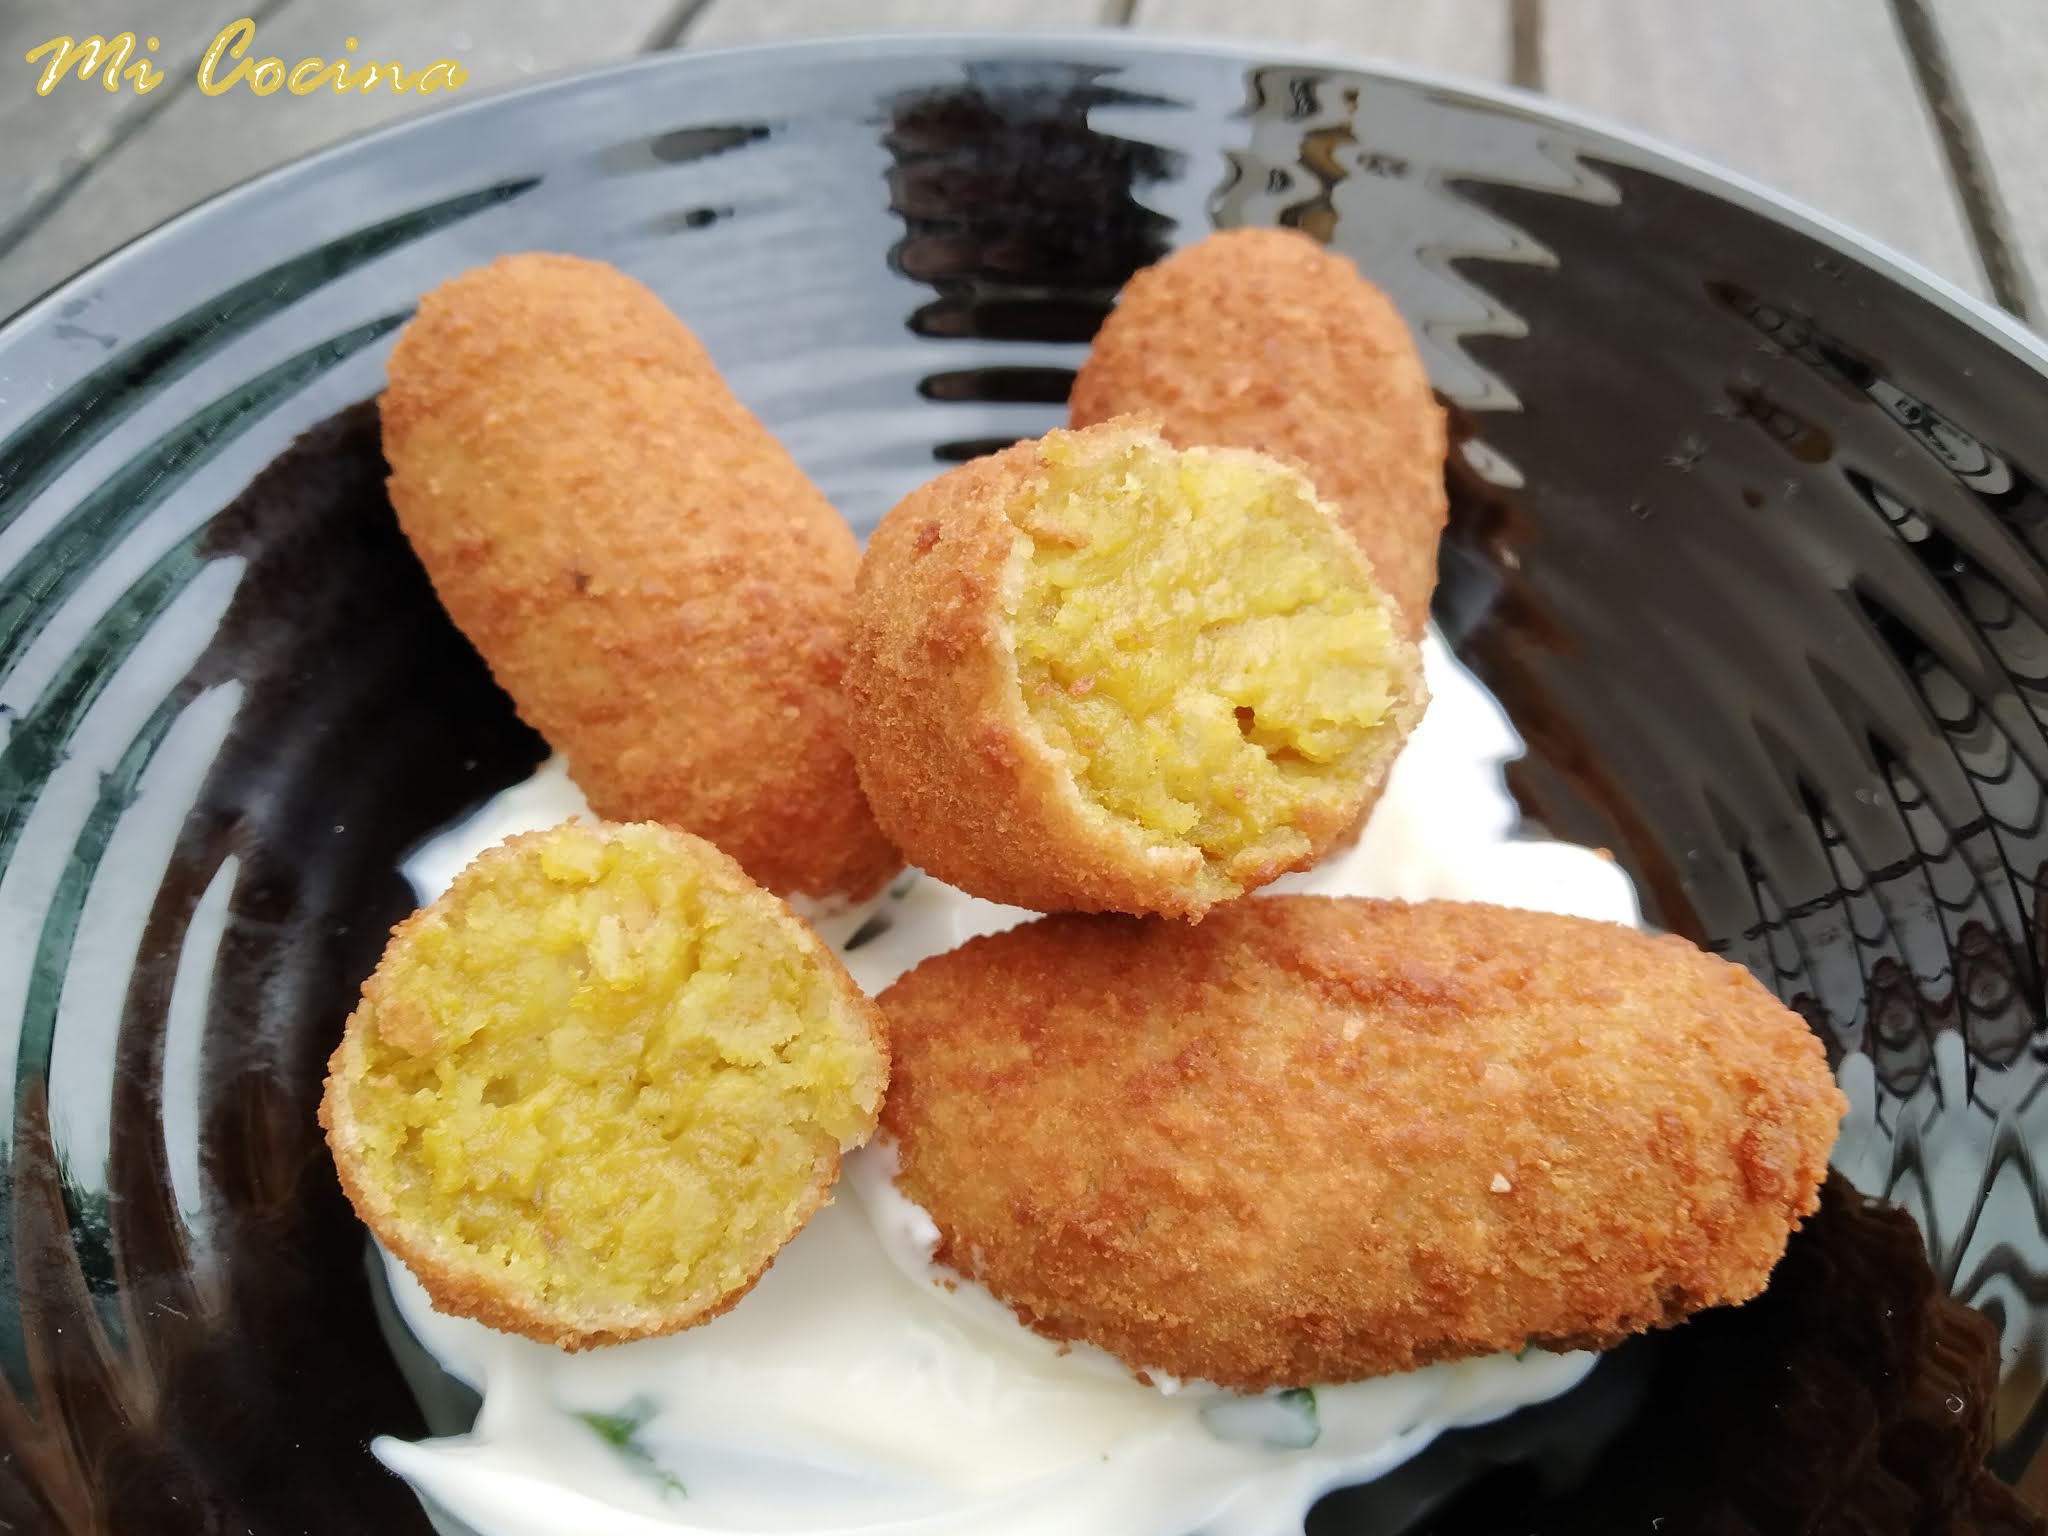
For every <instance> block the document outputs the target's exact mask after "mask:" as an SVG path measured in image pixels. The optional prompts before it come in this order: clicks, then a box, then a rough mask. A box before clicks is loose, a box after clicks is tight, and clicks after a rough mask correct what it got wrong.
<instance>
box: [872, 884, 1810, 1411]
mask: <svg viewBox="0 0 2048 1536" xmlns="http://www.w3.org/2000/svg"><path fill="white" fill-rule="evenodd" d="M878 1001H879V1002H880V1004H881V1006H882V1011H883V1012H884V1014H885V1015H886V1016H887V1018H888V1025H889V1032H890V1043H891V1049H892V1053H893V1058H894V1079H893V1082H892V1086H891V1089H890V1093H889V1097H888V1100H887V1102H886V1104H885V1105H884V1107H883V1116H882V1119H883V1127H884V1130H885V1131H886V1132H887V1133H888V1134H890V1135H892V1136H894V1137H895V1138H896V1140H897V1143H898V1146H899V1149H900V1153H901V1156H902V1174H901V1177H900V1179H899V1183H900V1186H901V1188H902V1189H903V1191H904V1193H905V1194H906V1195H908V1196H909V1197H910V1198H911V1199H912V1200H915V1201H917V1202H918V1203H919V1204H920V1205H922V1206H924V1207H925V1209H926V1210H928V1211H929V1212H930V1213H931V1215H932V1217H933V1219H934V1220H935V1221H936V1222H937V1224H938V1227H939V1231H940V1233H941V1234H942V1238H941V1242H940V1246H939V1251H938V1255H937V1256H938V1259H939V1260H940V1262H942V1263H945V1264H948V1265H951V1266H952V1267H953V1268H955V1269H957V1270H959V1271H960V1272H961V1273H963V1274H965V1275H968V1276H971V1277H972V1278H974V1279H977V1280H979V1281H980V1282H981V1283H983V1284H984V1285H986V1286H987V1287H988V1288H989V1289H990V1290H991V1291H992V1292H994V1293H995V1295H996V1296H998V1297H999V1298H1001V1299H1002V1300H1003V1301H1004V1302H1006V1303H1008V1304H1009V1305H1010V1306H1011V1307H1013V1308H1014V1309H1015V1310H1016V1312H1017V1314H1018V1316H1019V1317H1020V1318H1021V1319H1023V1321H1025V1322H1026V1323H1027V1324H1029V1325H1030V1326H1032V1327H1034V1328H1036V1329H1038V1330H1039V1331H1040V1332H1042V1333H1046V1334H1049V1335H1051V1336H1053V1337H1055V1338H1061V1339H1083V1340H1086V1341H1088V1342H1090V1343H1092V1344H1096V1345H1099V1346H1101V1347H1102V1348H1104V1349H1106V1350H1109V1351H1110V1352H1111V1353H1112V1354H1114V1355H1116V1356H1117V1357H1118V1358H1119V1359H1121V1360H1123V1361H1124V1362H1125V1363H1126V1364H1128V1365H1129V1366H1131V1367H1132V1368H1133V1369H1134V1370H1147V1369H1150V1370H1163V1371H1167V1372H1170V1373H1172V1374H1174V1375H1177V1376H1183V1377H1198V1378H1202V1379H1206V1380H1209V1381H1213V1382H1217V1383H1219V1384H1221V1385H1224V1386H1227V1387H1232V1388H1237V1389H1240V1390H1245V1391H1254V1390H1261V1389H1266V1388H1272V1387H1282V1386H1296V1385H1304V1384H1311V1383H1316V1382H1338V1381H1346V1380H1353V1379H1357V1378H1361V1377H1366V1376H1372V1375H1378V1374H1382V1373H1385V1372H1391V1371H1403V1370H1408V1369H1412V1368H1414V1367H1416V1366H1419V1365H1423V1364H1426V1363H1428V1362H1430V1361H1434V1360H1443V1359H1455V1358H1458V1357H1462V1356H1470V1355H1482V1354H1488V1353H1492V1352H1495V1351H1499V1350H1512V1349H1519V1348H1521V1347H1523V1346H1524V1345H1528V1344H1537V1345H1544V1346H1550V1347H1605V1346H1607V1345H1611V1344H1613V1343H1616V1342H1618V1341H1619V1340H1620V1339H1621V1338H1622V1337H1624V1336H1625V1335H1627V1334H1630V1333H1634V1332H1638V1331H1640V1330H1642V1329H1646V1328H1652V1327H1657V1326H1659V1325H1663V1324H1668V1323H1672V1322H1676V1321H1678V1320H1679V1319H1681V1318H1683V1317H1685V1316H1686V1315H1687V1314H1688V1313H1690V1312H1693V1311H1695V1310H1697V1309H1699V1308H1701V1307H1707V1306H1714V1305H1718V1304H1722V1303H1729V1302H1739V1301H1743V1300H1745V1299H1747V1298H1748V1297H1750V1296H1753V1295H1755V1294H1756V1293H1757V1292H1758V1291H1759V1290H1761V1289H1762V1288H1763V1286H1764V1283H1765V1281H1766V1280H1767V1278H1768V1277H1769V1275H1770V1271H1771V1267H1772V1265H1773V1264H1775V1263H1776V1261H1777V1259H1778V1256H1779V1255H1780V1253H1782V1252H1783V1250H1784V1246H1785V1241H1786V1237H1787V1235H1788V1233H1789V1232H1790V1230H1791V1229H1792V1228H1793V1227H1794V1226H1796V1225H1797V1224H1798V1221H1799V1219H1800V1218H1801V1217H1802V1216H1804V1215H1806V1214H1808V1213H1810V1212H1811V1211H1812V1210H1813V1209H1814V1208H1815V1202H1816V1198H1817V1197H1816V1191H1817V1189H1818V1187H1819V1184H1820V1181H1821V1179H1822V1177H1823V1175H1824V1174H1825V1171H1826V1160H1827V1155H1828V1150H1829V1148H1830V1146H1831V1145H1832V1144H1833V1141H1834V1136H1835V1131H1836V1128H1837V1125H1838V1123H1839V1122H1840V1120H1841V1117H1842V1114H1843V1113H1844V1111H1845V1109H1846V1103H1845V1101H1844V1100H1843V1098H1842V1096H1841V1094H1840V1092H1839V1091H1838V1090H1837V1089H1836V1087H1835V1085H1834V1083H1833V1081H1832V1079H1831V1078H1830V1076H1829V1074H1828V1069H1827V1064H1826V1060H1825V1057H1824V1054H1823V1052H1822V1049H1821V1045H1820V1042H1819V1041H1818V1040H1817V1039H1816V1038H1815V1037H1814V1036H1813V1034H1812V1033H1811V1032H1810V1031H1809V1030H1808V1029H1807V1027H1806V1025H1805V1024H1804V1023H1803V1022H1802V1021H1801V1020H1800V1019H1799V1018H1798V1017H1797V1016H1796V1015H1794V1014H1793V1013H1791V1012H1790V1011H1788V1010H1787V1009H1785V1008H1784V1007H1783V1006H1781V1005H1780V1004H1779V1003H1778V1002H1777V1001H1776V1000H1775V999H1773V998H1772V997H1770V996H1769V995H1768V994H1767V993H1766V992H1765V991H1764V989H1763V988H1762V987H1761V986H1759V985H1758V984H1757V982H1756V981H1754V980H1753V979H1752V978H1751V977H1750V976H1749V975H1748V973H1747V972H1745V971H1743V970H1741V969H1740V968H1738V967H1737V966H1734V965H1732V964H1729V963H1727V962H1725V961H1722V960H1719V959H1716V958H1714V957H1711V956H1708V955H1706V954H1703V953H1701V952H1700V951H1699V950H1697V949H1695V948H1694V947H1693V946H1692V945H1690V944H1688V943H1686V942H1685V941H1684V940H1682V939H1679V938H1676V937H1668V936H1667V937H1663V938H1652V937H1649V936H1647V935H1643V934H1639V933H1636V932H1635V931H1633V930H1630V929H1624V928H1619V927H1615V926H1612V925H1610V924H1605V923H1593V922H1587V921H1584V920H1582V919H1578V918H1567V917H1555V916H1550V915H1546V914H1539V913H1534V912H1520V911H1512V910H1508V909H1505V908H1497V907H1488V906H1483V905H1477V904H1467V903H1450V902H1433V903H1426V904H1421V905H1415V906H1408V905H1404V904H1401V903H1397V902H1375V901H1364V900H1332V899H1326V898H1316V897H1259V898H1254V899H1251V900H1247V901H1240V902H1235V903H1232V904H1230V905H1228V906H1226V907H1222V908H1219V909H1218V910H1217V911H1215V912H1213V913H1212V914H1210V916H1209V918H1208V919H1207V920H1206V921H1205V922H1203V923H1202V924H1201V925H1200V926H1199V927H1192V928H1191V927H1187V926H1184V925H1178V924H1171V923H1163V922H1159V921H1156V920H1131V919H1122V918H1114V919H1112V918H1081V917H1070V916H1062V917H1052V918H1047V919H1043V920H1041V921H1038V922H1035V923H1031V924H1029V925H1027V926H1025V927H1023V928H1019V929H1014V930H1012V931H1010V932H1008V933H1002V934H997V935H995V936H993V937H990V938H980V939H975V940H974V941H972V942H971V943H969V944H966V945H964V946H963V947H961V948H960V949H957V950H955V951H953V952H952V953H950V954H946V955H942V956H939V957H938V958H936V959H933V960H929V961H926V962H925V963H924V964H923V965H921V966H919V967H918V968H917V969H916V970H914V971H912V972H911V973H910V974H909V975H907V976H906V977H904V978H903V979H902V980H901V981H899V982H898V983H897V984H896V985H895V986H893V987H891V988H889V989H888V990H887V991H886V992H884V993H883V994H882V995H881V997H880V998H879V999H878Z"/></svg>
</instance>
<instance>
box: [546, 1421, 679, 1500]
mask: <svg viewBox="0 0 2048 1536" xmlns="http://www.w3.org/2000/svg"><path fill="white" fill-rule="evenodd" d="M654 1413H655V1409H654V1404H652V1403H651V1402H649V1401H648V1400H647V1399H646V1398H644V1397H636V1398H634V1399H633V1401H632V1402H630V1403H628V1404H626V1406H625V1409H624V1410H623V1411H622V1412H619V1413H572V1414H571V1415H570V1417H571V1418H573V1419H576V1420H579V1421H580V1422H581V1423H582V1424H583V1425H584V1426H585V1427H586V1428H587V1429H589V1430H590V1432H591V1433H592V1434H594V1435H596V1436H597V1438H598V1439H600V1440H602V1441H603V1442H604V1443H605V1444H606V1445H608V1446H610V1447H611V1448H612V1449H613V1450H615V1451H617V1452H618V1453H619V1457H620V1459H621V1460H623V1461H624V1462H625V1463H626V1464H627V1465H628V1466H630V1467H632V1468H633V1470H634V1471H636V1472H638V1473H640V1475H641V1476H643V1477H647V1478H651V1479H653V1481H654V1482H655V1483H657V1484H658V1485H659V1486H660V1488H661V1491H662V1492H663V1493H667V1494H673V1495H674V1496H675V1497H677V1498H688V1497H689V1493H690V1490H689V1489H687V1488H685V1487H684V1486H683V1483H682V1479H681V1478H679V1477H677V1476H676V1475H675V1474H674V1473H673V1472H671V1471H669V1470H668V1468H666V1467H664V1466H663V1465H662V1464H661V1463H660V1462H659V1461H657V1460H655V1458H654V1453H653V1452H652V1451H650V1450H648V1449H647V1447H646V1446H645V1445H643V1444H642V1443H641V1441H640V1431H641V1430H643V1429H645V1428H646V1427H647V1424H648V1421H649V1420H651V1419H652V1418H653V1417H654Z"/></svg>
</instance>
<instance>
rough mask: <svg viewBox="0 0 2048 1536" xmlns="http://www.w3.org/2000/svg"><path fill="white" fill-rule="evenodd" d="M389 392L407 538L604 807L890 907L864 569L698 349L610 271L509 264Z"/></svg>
mask: <svg viewBox="0 0 2048 1536" xmlns="http://www.w3.org/2000/svg"><path fill="white" fill-rule="evenodd" d="M389 374H390V383H389V387H388V388H387V389H386V390H385V392H384V396H383V400H382V403H381V412H382V417H383V428H384V451H385V456H386V457H387V458H388V459H389V460H390V463H391V481H390V487H391V501H392V505H393V506H394V507H396V508H397V511H398V520H399V523H400V525H401V526H402V527H403V529H404V530H405V535H406V537H407V538H408V539H410V540H411V541H412V546H413V548H414V549H415V550H416V551H417V552H418V554H419V558H420V563H421V564H422V565H423V566H425V567H426V571H427V574H428V576H429V577H431V578H432V580H433V583H434V590H435V591H436V593H437V594H438V595H439V596H440V599H441V602H442V605H443V606H444V607H445V608H446V609H447V610H448V613H449V615H450V617H452V618H453V619H454V621H455V623H456V625H457V626H458V627H459V628H460V629H461V630H462V631H463V633H464V634H466V635H467V636H468V637H469V639H470V641H471V643H473V644H474V645H475V646H476V648H477V650H478V651H479V652H480V653H481V654H482V656H483V658H484V660H485V661H486V662H488V663H489V664H490V667H491V671H492V673H493V674H494V675H495V676H496V678H497V679H498V682H499V684H500V685H501V686H502V687H503V688H504V689H505V691H506V692H507V693H508V694H510V695H511V697H512V702H513V703H514V704H515V705H516V706H517V707H518V710H519V712H520V714H521V715H522V716H523V717H524V718H525V719H526V720H527V722H528V723H529V724H531V725H532V726H533V727H534V728H535V729H537V730H538V731H539V732H540V733H541V735H543V736H545V737H546V738H547V739H548V741H549V743H550V744H551V745H553V746H554V747H555V748H556V749H557V750H558V751H560V752H561V753H563V755H564V756H566V757H567V758H568V761H569V766H570V771H571V772H572V773H573V774H574V776H575V779H576V782H577V784H578V785H579V786H581V787H582V789H583V791H584V793H585V794H586V795H587V796H588V797H589V800H590V804H591V806H592V807H593V809H595V810H596V811H597V813H598V814H599V815H601V816H605V817H608V818H611V819H613V820H620V821H637V820H652V821H663V822H667V823H669V824H670V825H673V826H678V827H681V828H683V829H685V830H687V831H690V832H694V833H697V834H698V835H699V836H702V837H706V838H709V839H710V840H711V841H712V842H714V843H716V844H718V846H719V847H721V848H723V849H724V850H725V851H726V852H727V853H729V854H731V855H732V856H733V857H734V858H736V859H738V860H739V861H740V863H741V865H742V866H744V867H745V868H746V870H747V872H748V873H749V874H751V875H752V876H753V877H754V878H755V879H757V880H759V881H760V882H761V883H762V884H764V885H766V886H768V887H769V888H771V889H772V890H775V891H778V892H781V893H782V894H785V895H803V896H806V897H812V898H820V899H826V900H829V899H831V898H835V897H845V898H850V899H858V898H861V897H864V896H867V895H870V894H872V893H873V892H874V891H875V890H877V889H879V887H880V886H881V885H882V883H883V882H884V881H885V880H887V879H888V877H889V875H890V874H891V873H892V872H894V871H895V870H896V869H897V868H898V867H899V865H900V863H901V861H900V860H899V859H898V858H897V857H896V854H895V852H894V850H892V849H891V848H890V847H889V845H888V843H887V841H886V840H885V839H884V838H883V837H882V835H881V833H880V832H879V831H878V830H877V829H876V827H875V823H874V819H873V818H872V817H871V816H870V815H869V814H868V810H867V805H866V803H865V802H864V801H863V800H862V798H861V793H860V786H859V783H858V782H857V781H856V779H855V777H854V771H853V763H852V760H851V759H850V758H849V756H848V755H847V751H846V746H845V743H844V740H843V720H844V716H845V712H846V704H845V698H844V695H843V694H842V693H841V692H840V689H839V672H840V665H841V661H842V658H843V653H844V645H845V631H846V608H847V603H848V601H849V599H850V597H851V595H852V590H853V576H854V571H855V569H856V567H857V566H858V564H859V558H860V557H859V548H858V545H857V543H856V541H855V539H854V536H853V533H852V531H851V530H850V529H849V528H848V527H847V525H846V523H845V521H844V520H843V519H841V518H840V516H839V515H838V514H837V513H836V512H834V511H833V509H832V507H831V506H830V505H829V504H828V503H827V502H826V500H825V498H824V497H823V496H822V495H821V494H820V493H819V491H818V489H817V487H815V486H814V485H812V484H811V482H810V481H809V480H808V479H806V478H805V476H804V474H803V471H802V470H800V469H798V468H797V465H796V462H795V461H794V460H793V459H791V458H790V456H789V455H788V454H787V453H786V452H784V451H783V449H782V446H781V445H780V444H779V443H777V442H776V441H775V439H774V438H773V437H772V436H771V435H770V434H769V432H768V430H767V429H766V428H765V427H763V426H762V425H761V423H760V422H759V421H757V420H756V419H755V418H754V417H753V416H752V415H751V414H750V413H749V412H748V411H747V410H746V408H745V407H744V406H742V405H741V404H740V403H739V401H738V400H736V399H735V398H734V397H733V395H732V393H731V391H730V390H728V389H727V388H726V385H725V382H724V380H723V379H721V378H720V377H719V374H718V371H717V369H716V368H715V367H714V366H713V365H712V362H711V359H710V356H709V355H708V354H707V353H706V352H705V350H704V348H703V347H702V346H700V345H699V344H698V342H697V339H696V338H695V337H694V336H692V335H691V334H690V332H689V330H688V329H687V328H686V327H685V326H684V325H683V323H682V322H681V321H680V320H678V319H677V318H676V317H675V316H674V315H672V314H670V313H669V311H668V310H667V309H666V308H664V307H663V306H662V303H661V301H660V300H659V299H657V298H656V297H655V296H654V295H653V294H652V293H650V292H649V291H648V290H647V289H646V288H644V287H642V286H641V285H640V284H639V283H637V282H635V281H634V280H633V279H631V278H629V277H627V276H626V275H625V274H624V273H622V272H618V271H616V270H614V269H613V268H611V267H608V266H606V265H604V264H603V263H601V262H595V261H584V260H580V259H578V258H575V257H569V256H547V255H522V256H507V257H502V258H500V259H499V260H497V261H495V262H493V263H492V264H491V265H489V266H487V267H483V268H480V269H478V270H476V271H473V272H469V273H466V274H464V275H463V276H461V277H458V278H456V279H454V280H453V281H452V282H449V283H446V284H444V285H442V286H441V287H440V288H438V289H436V290H435V291H434V292H432V293H430V294H428V295H427V296H426V298H425V299H423V300H422V301H421V303H420V311H419V314H418V316H417V317H416V318H415V319H414V320H413V321H412V322H411V324H409V325H408V326H406V328H405V330H404V333H403V334H402V335H401V336H400V338H399V341H398V347H397V350H396V351H395V352H393V354H392V357H391V364H390V370H389Z"/></svg>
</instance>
